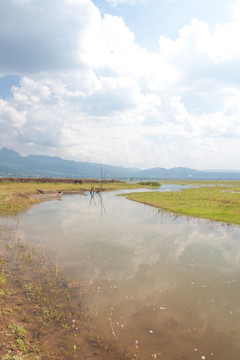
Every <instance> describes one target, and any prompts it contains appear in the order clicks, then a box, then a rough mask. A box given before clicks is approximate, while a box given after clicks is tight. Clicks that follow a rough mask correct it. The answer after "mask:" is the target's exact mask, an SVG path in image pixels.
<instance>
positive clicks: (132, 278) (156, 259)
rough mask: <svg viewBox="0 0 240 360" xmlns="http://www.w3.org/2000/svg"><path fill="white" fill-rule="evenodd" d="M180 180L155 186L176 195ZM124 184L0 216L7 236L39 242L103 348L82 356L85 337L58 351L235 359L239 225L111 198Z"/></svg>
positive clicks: (75, 355)
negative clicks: (77, 294) (77, 297)
mask: <svg viewBox="0 0 240 360" xmlns="http://www.w3.org/2000/svg"><path fill="white" fill-rule="evenodd" d="M195 185H196V184H195ZM186 186H187V185H186V184H185V185H177V184H163V185H162V186H161V188H159V189H158V190H157V191H156V192H154V193H155V194H168V196H172V195H170V194H171V193H172V194H174V196H175V194H181V193H182V188H186ZM224 186H225V185H224ZM208 189H210V188H208ZM178 190H179V191H178ZM180 190H181V191H180ZM189 190H191V189H189ZM222 190H224V191H225V190H229V188H228V187H227V188H223V189H222ZM127 191H129V192H131V191H132V190H126V189H124V190H115V191H111V192H104V193H102V201H100V200H99V199H98V198H96V197H95V198H94V199H93V200H92V201H91V196H90V194H89V193H88V192H87V193H86V194H85V195H80V194H78V195H77V194H76V195H69V196H68V195H66V196H63V197H62V201H59V200H53V201H50V202H42V203H40V204H36V205H34V206H32V207H30V208H29V209H28V210H27V211H25V212H22V213H19V214H18V215H17V216H15V217H2V218H1V220H0V226H1V228H2V229H9V232H11V234H12V235H13V237H14V238H15V239H21V242H23V243H24V244H26V246H30V247H31V246H35V247H39V248H41V249H44V252H45V253H46V254H47V256H48V257H49V258H50V259H54V261H55V263H56V264H59V266H60V267H61V269H62V270H63V272H64V275H65V276H66V278H67V279H68V281H69V283H71V282H72V284H75V285H74V286H75V287H77V286H79V287H80V289H81V311H83V313H85V314H86V313H89V314H94V319H93V317H91V316H92V315H91V316H90V315H89V316H90V318H91V319H90V323H93V322H94V327H95V329H97V332H96V336H95V338H96V339H97V338H98V339H99V338H100V337H101V339H104V342H103V340H101V342H100V341H99V343H98V345H99V344H100V345H101V346H102V348H103V350H104V352H103V353H98V354H96V353H95V355H94V351H92V353H91V352H90V353H89V355H88V356H87V355H86V354H87V353H86V351H87V350H86V348H87V346H86V344H85V345H84V344H83V343H82V344H81V348H79V346H80V345H78V344H77V345H74V344H73V345H72V352H71V351H70V352H69V354H68V355H66V354H65V358H66V359H67V358H68V359H74V360H75V359H87V358H89V359H91V358H94V359H95V358H96V359H97V358H99V359H101V358H102V359H105V358H106V359H114V360H115V359H116V360H117V359H124V358H128V359H152V358H154V359H164V360H175V359H179V360H180V359H181V360H183V359H184V360H186V359H189V360H190V359H191V360H192V359H193V360H195V359H196V360H197V359H202V360H203V359H217V360H225V359H228V358H229V359H231V360H238V359H239V353H240V347H239V344H240V307H239V303H240V290H239V289H240V287H239V285H240V263H239V259H240V228H239V226H238V225H227V224H224V223H222V222H214V221H209V220H204V219H199V218H192V217H186V216H176V214H174V213H169V212H165V211H162V210H159V209H158V208H155V207H150V206H148V205H145V204H141V203H138V202H133V201H129V200H127V199H125V198H124V197H123V196H117V195H122V194H123V193H126V192H127ZM142 191H143V189H139V192H137V193H138V194H139V196H140V195H141V193H142ZM173 191H174V192H173ZM184 191H187V190H184ZM231 191H232V190H231ZM150 194H152V192H151V191H150V190H147V189H146V191H145V192H144V196H150ZM231 194H232V192H231ZM157 196H159V195H157ZM164 196H165V195H164ZM231 196H232V195H231ZM5 231H7V230H5ZM55 266H56V265H55ZM76 284H77V285H76ZM74 286H73V287H74ZM74 320H75V319H74ZM69 321H72V320H69ZM100 335H101V336H100ZM73 336H75V334H74V335H73ZM91 341H92V344H94V341H96V340H93V338H92V337H91ZM86 343H87V344H88V346H89V343H91V342H89V341H88V342H86ZM103 344H104V345H103ZM95 345H96V344H95ZM74 346H76V348H75V351H74ZM84 346H85V347H84ZM84 349H85V350H84ZM88 351H90V350H89V348H88ZM84 354H85V355H84ZM25 356H26V355H25ZM40 356H41V353H40V354H39V358H40ZM67 356H68V357H67ZM84 356H85V357H84ZM50 358H51V357H49V359H50ZM52 358H54V357H52ZM55 358H56V359H57V358H60V357H55ZM62 358H63V359H64V357H62ZM23 359H24V354H23ZM46 359H47V358H46Z"/></svg>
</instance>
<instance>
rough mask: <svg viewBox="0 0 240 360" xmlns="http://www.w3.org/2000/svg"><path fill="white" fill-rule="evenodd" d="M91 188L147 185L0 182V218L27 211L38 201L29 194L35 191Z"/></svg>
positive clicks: (129, 187)
mask: <svg viewBox="0 0 240 360" xmlns="http://www.w3.org/2000/svg"><path fill="white" fill-rule="evenodd" d="M92 186H94V188H95V189H97V188H98V187H101V189H102V190H103V191H111V190H120V189H136V188H139V187H147V185H139V184H128V183H125V182H119V181H116V182H111V181H109V182H103V183H101V182H99V183H92V182H91V181H89V182H83V183H82V184H74V183H69V184H68V183H61V182H57V183H40V182H37V181H35V182H34V181H33V182H27V183H22V182H9V181H3V182H0V216H1V215H2V216H5V215H14V214H17V213H18V212H20V211H24V210H27V209H28V208H29V207H30V206H32V205H33V204H35V203H37V202H38V200H36V199H31V197H29V195H30V194H37V193H38V191H37V189H41V190H43V191H79V190H86V191H89V190H90V189H91V188H92Z"/></svg>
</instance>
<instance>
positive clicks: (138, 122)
mask: <svg viewBox="0 0 240 360" xmlns="http://www.w3.org/2000/svg"><path fill="white" fill-rule="evenodd" d="M7 11H8V12H9V13H11V19H8V21H7V20H6V12H7ZM233 11H234V17H233V20H232V21H231V22H230V21H229V22H227V23H224V24H218V25H216V26H215V28H214V29H211V28H210V27H209V26H208V24H207V23H206V22H204V21H200V20H198V19H193V20H192V22H191V23H190V24H188V25H185V26H184V27H183V28H182V29H180V30H179V36H178V38H177V39H176V40H171V39H170V38H167V37H163V36H161V37H160V40H159V45H160V49H159V52H156V53H151V52H149V51H147V50H146V49H144V48H141V47H140V46H139V45H138V44H137V43H136V40H135V34H134V33H133V32H132V31H131V30H130V29H129V28H128V27H127V26H126V24H125V22H124V20H123V18H121V17H118V16H112V15H108V14H105V15H104V16H103V17H102V16H101V14H100V11H99V10H98V8H97V7H96V6H94V4H93V3H92V2H91V1H90V0H59V1H58V2H55V1H50V2H43V1H40V0H35V1H23V0H22V1H20V0H18V1H17V0H15V1H7V0H2V2H1V3H0V20H1V21H0V49H1V51H0V71H1V73H2V74H7V73H18V74H20V75H21V76H22V79H21V86H20V87H13V88H12V92H13V97H12V98H10V99H5V100H3V99H0V130H1V132H0V143H1V145H7V146H9V147H14V149H15V150H17V151H19V152H20V153H24V154H27V153H45V154H51V155H60V156H62V157H64V158H73V159H76V160H83V161H84V160H85V161H96V162H103V163H111V164H116V165H125V166H139V167H142V168H146V167H154V166H164V167H172V166H180V165H182V166H189V167H198V168H210V167H212V168H216V167H225V168H228V167H233V168H236V167H238V154H239V151H240V142H239V137H240V132H239V118H240V106H239V104H240V101H239V100H240V92H239V91H240V90H239V84H238V83H237V82H234V81H235V78H236V71H239V58H240V57H239V56H240V45H239V41H238V36H237V35H238V34H239V31H240V26H239V23H240V22H239V21H238V20H237V19H238V14H239V13H240V12H239V10H238V7H237V5H236V6H235V7H234V10H233ZM26 19H27V20H28V21H26ZM10 24H11V25H10ZM230 67H231V68H232V69H230V70H229V68H230ZM230 74H231V76H230ZM190 95H191V101H193V99H195V101H196V102H197V101H200V100H199V99H204V100H205V102H204V109H202V108H201V107H199V108H198V106H197V104H196V107H195V108H191V109H190V106H189V104H188V102H187V100H185V99H187V97H188V96H190ZM207 102H208V103H214V104H217V105H216V106H215V108H214V110H211V111H210V110H208V108H207V106H206V104H207ZM209 108H211V107H210V106H209Z"/></svg>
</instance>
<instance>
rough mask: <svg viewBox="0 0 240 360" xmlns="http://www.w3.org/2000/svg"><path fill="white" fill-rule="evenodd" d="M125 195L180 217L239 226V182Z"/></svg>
mask: <svg viewBox="0 0 240 360" xmlns="http://www.w3.org/2000/svg"><path fill="white" fill-rule="evenodd" d="M213 184H214V182H213ZM125 196H126V198H128V199H130V200H134V201H137V202H141V203H144V204H148V205H151V206H155V207H157V208H159V209H163V210H166V211H170V212H173V213H176V214H179V215H187V216H194V217H199V218H204V219H210V220H213V221H221V222H225V223H229V224H238V225H240V182H228V183H227V182H224V183H223V184H219V185H217V186H216V185H213V186H204V187H198V188H190V189H184V190H181V191H171V192H146V193H131V194H127V195H125Z"/></svg>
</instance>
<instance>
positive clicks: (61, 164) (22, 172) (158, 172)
mask: <svg viewBox="0 0 240 360" xmlns="http://www.w3.org/2000/svg"><path fill="white" fill-rule="evenodd" d="M102 175H104V176H105V178H106V179H114V178H115V179H119V178H120V179H121V178H136V179H209V180H210V179H219V180H220V179H226V180H227V179H229V180H240V171H239V172H235V171H227V170H219V171H213V170H210V171H200V170H194V169H189V168H185V167H176V168H172V169H164V168H160V167H156V168H152V169H147V170H140V169H137V168H124V167H121V166H112V165H107V164H98V163H88V162H77V161H72V160H64V159H62V158H60V157H52V156H45V155H29V156H21V155H19V154H18V153H17V152H16V151H14V150H11V149H7V148H6V147H3V148H2V149H1V150H0V176H4V177H6V176H13V177H62V178H70V177H74V178H101V177H102Z"/></svg>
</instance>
